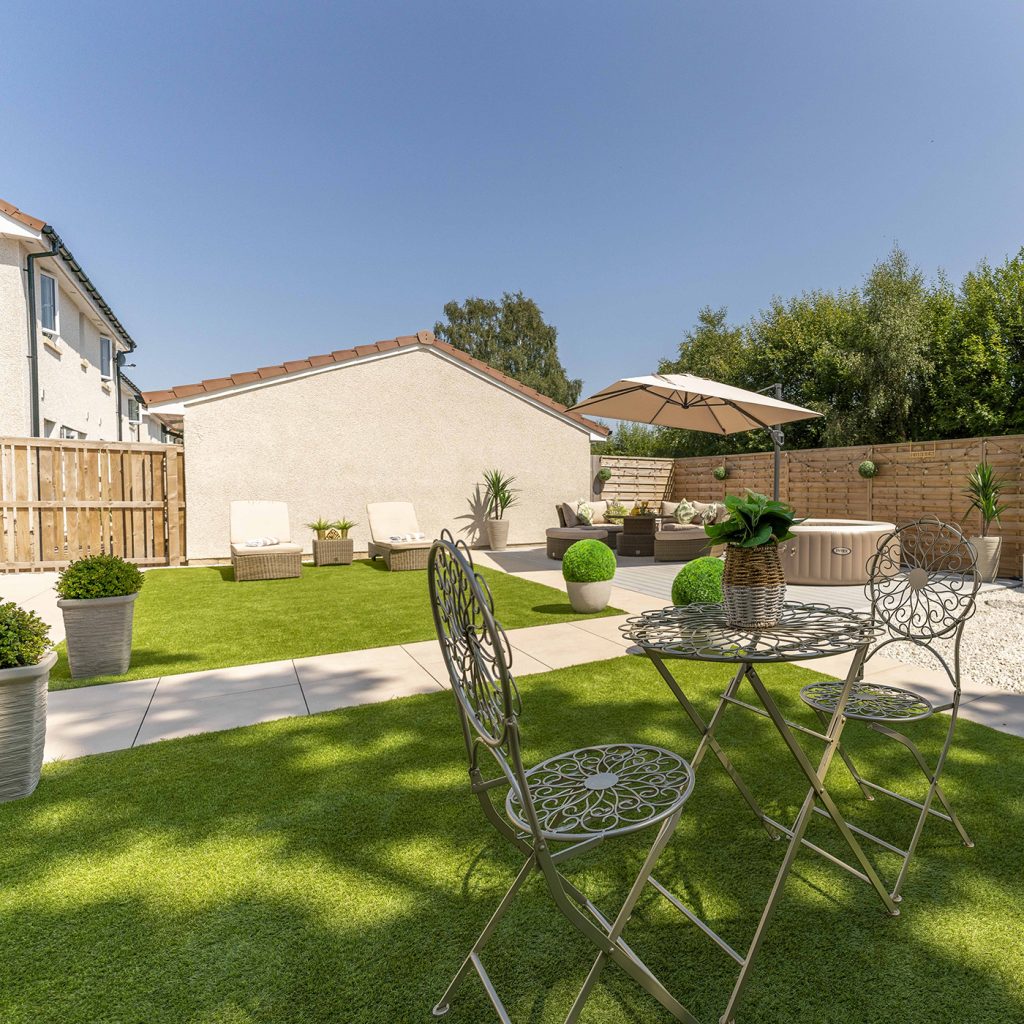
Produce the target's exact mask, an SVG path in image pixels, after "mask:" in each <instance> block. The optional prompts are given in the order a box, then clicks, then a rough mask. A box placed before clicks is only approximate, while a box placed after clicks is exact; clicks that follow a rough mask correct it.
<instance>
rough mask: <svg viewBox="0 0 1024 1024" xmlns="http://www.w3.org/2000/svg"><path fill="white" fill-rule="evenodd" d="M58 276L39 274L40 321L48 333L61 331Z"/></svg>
mask: <svg viewBox="0 0 1024 1024" xmlns="http://www.w3.org/2000/svg"><path fill="white" fill-rule="evenodd" d="M58 294H59V292H58V289H57V278H55V277H50V275H49V274H40V275H39V322H40V323H41V324H42V325H43V330H44V331H46V332H47V333H48V334H57V333H59V329H60V328H59V324H60V310H59V309H58V306H57V296H58Z"/></svg>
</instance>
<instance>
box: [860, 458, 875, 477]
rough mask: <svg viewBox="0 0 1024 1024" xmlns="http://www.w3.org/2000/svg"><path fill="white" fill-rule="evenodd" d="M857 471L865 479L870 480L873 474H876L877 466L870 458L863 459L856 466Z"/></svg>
mask: <svg viewBox="0 0 1024 1024" xmlns="http://www.w3.org/2000/svg"><path fill="white" fill-rule="evenodd" d="M857 472H858V473H860V475H861V476H862V477H864V479H865V480H870V479H871V478H872V477H873V476H878V467H877V466H876V465H875V464H874V463H873V462H872V461H871V460H870V459H865V460H864V461H863V462H862V463H861V464H860V465H859V466H858V467H857Z"/></svg>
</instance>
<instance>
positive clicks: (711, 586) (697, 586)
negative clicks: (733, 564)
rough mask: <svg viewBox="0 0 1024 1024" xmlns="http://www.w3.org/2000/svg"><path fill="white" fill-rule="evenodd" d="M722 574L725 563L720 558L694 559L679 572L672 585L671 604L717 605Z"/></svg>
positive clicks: (720, 591) (720, 598)
mask: <svg viewBox="0 0 1024 1024" xmlns="http://www.w3.org/2000/svg"><path fill="white" fill-rule="evenodd" d="M723 572H725V563H724V562H723V561H722V560H721V559H720V558H711V557H705V558H695V559H694V560H693V561H692V562H689V563H688V564H687V565H684V566H683V567H682V569H680V570H679V573H678V575H677V576H676V578H675V582H674V583H673V584H672V603H673V604H718V603H719V602H720V601H721V600H722V573H723Z"/></svg>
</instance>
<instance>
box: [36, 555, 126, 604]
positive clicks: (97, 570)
mask: <svg viewBox="0 0 1024 1024" xmlns="http://www.w3.org/2000/svg"><path fill="white" fill-rule="evenodd" d="M144 582H145V577H144V576H143V575H142V573H141V572H139V569H138V567H137V566H134V565H132V563H131V562H126V561H125V560H124V559H123V558H118V557H117V555H90V556H89V557H88V558H79V559H78V561H76V562H72V563H71V564H70V565H68V566H65V568H63V569H61V571H60V577H59V578H58V580H57V584H56V586H55V587H54V590H56V591H57V594H58V595H59V596H60V597H61V598H63V599H64V600H65V601H80V600H88V599H91V598H96V597H125V596H126V595H128V594H135V593H138V591H140V590H141V589H142V584H143V583H144Z"/></svg>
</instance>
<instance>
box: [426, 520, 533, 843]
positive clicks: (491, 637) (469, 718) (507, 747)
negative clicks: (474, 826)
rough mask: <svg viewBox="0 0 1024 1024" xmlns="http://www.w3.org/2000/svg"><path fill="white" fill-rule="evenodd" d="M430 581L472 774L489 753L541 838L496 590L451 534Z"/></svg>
mask: <svg viewBox="0 0 1024 1024" xmlns="http://www.w3.org/2000/svg"><path fill="white" fill-rule="evenodd" d="M427 576H428V580H429V586H430V603H431V608H432V610H433V614H434V626H435V628H436V630H437V639H438V642H439V643H440V645H441V651H442V653H443V655H444V661H445V665H446V667H447V669H448V678H449V680H450V681H451V684H452V691H453V692H454V694H455V698H456V705H457V707H458V710H459V717H460V719H461V721H462V731H463V736H464V738H465V741H466V751H467V754H468V756H469V769H470V775H471V777H472V776H473V775H474V774H475V773H477V772H478V771H479V752H480V750H481V749H486V750H488V751H489V752H490V753H491V754H492V755H493V756H494V759H495V760H496V761H497V763H498V765H499V767H500V768H501V771H502V774H503V775H504V776H505V779H506V781H507V782H508V784H509V786H511V787H512V788H513V789H514V790H515V791H516V794H517V796H518V797H519V801H520V803H521V804H522V806H523V810H524V813H525V816H526V818H527V819H528V820H529V821H530V823H531V825H534V826H535V828H536V833H539V832H540V826H539V824H538V823H537V821H536V814H535V812H534V810H533V806H532V803H531V800H530V794H529V791H528V787H527V785H526V771H525V768H524V766H523V762H522V757H521V752H520V746H519V715H520V713H521V712H522V703H521V701H520V697H519V690H518V688H517V686H516V683H515V680H514V679H513V677H512V673H511V664H512V649H511V646H510V645H509V642H508V637H507V636H506V634H505V630H504V629H502V627H501V625H500V624H499V623H498V622H497V620H496V619H495V617H494V598H493V597H492V595H491V589H490V587H489V586H488V585H487V581H486V580H485V579H484V578H483V576H481V575H480V573H479V572H477V571H476V569H475V568H474V566H473V557H472V555H471V554H470V552H469V548H468V547H467V546H466V544H465V542H464V541H461V540H459V541H456V540H453V539H452V536H451V534H450V533H449V532H448V531H447V530H445V531H444V532H443V533H442V534H441V537H440V539H439V540H436V541H434V544H433V547H431V549H430V555H429V558H428V561H427ZM481 795H482V797H483V799H486V796H485V795H483V794H481ZM488 816H489V817H490V815H488ZM536 833H535V834H536Z"/></svg>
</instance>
